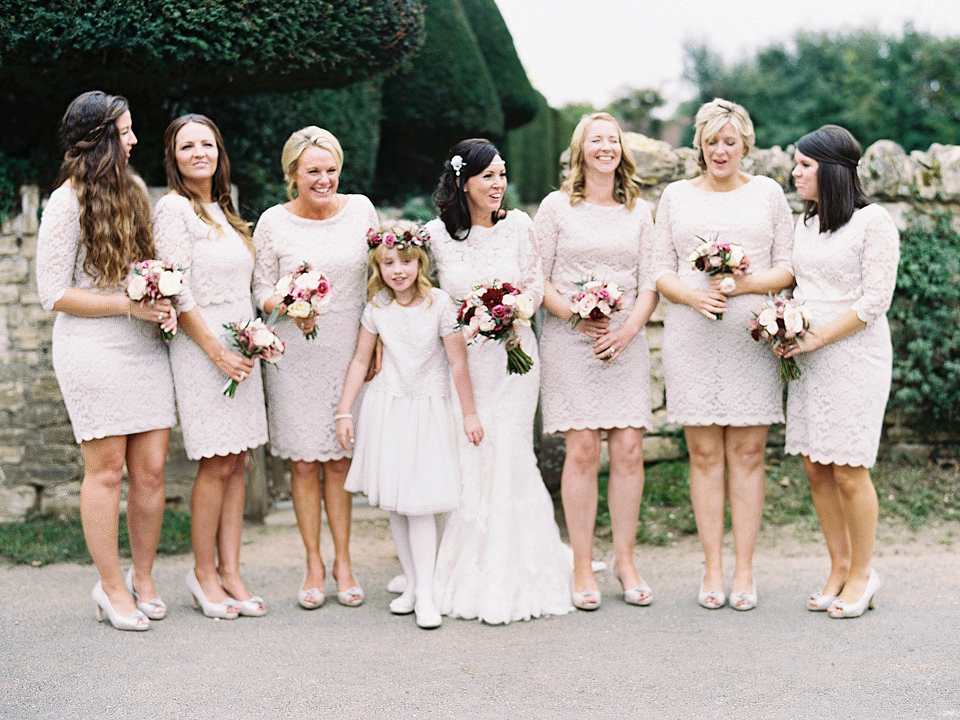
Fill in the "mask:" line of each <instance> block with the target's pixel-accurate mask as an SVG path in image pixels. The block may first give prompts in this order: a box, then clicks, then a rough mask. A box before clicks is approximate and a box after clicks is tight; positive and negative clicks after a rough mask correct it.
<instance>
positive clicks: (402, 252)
mask: <svg viewBox="0 0 960 720" xmlns="http://www.w3.org/2000/svg"><path fill="white" fill-rule="evenodd" d="M393 249H396V251H397V255H398V256H399V257H400V259H401V260H417V261H419V267H418V268H417V282H416V295H417V297H418V298H419V299H421V300H425V301H426V302H427V304H430V303H432V302H433V299H432V298H431V297H430V288H432V287H433V283H432V282H430V273H431V265H430V255H429V254H428V253H427V251H426V250H425V249H424V248H422V247H419V246H417V245H413V244H411V243H407V244H406V245H405V246H404V247H403V248H389V247H387V246H386V245H383V244H381V245H377V246H376V247H373V248H370V249H369V250H368V251H367V263H368V267H367V277H368V280H367V300H368V301H370V302H372V303H374V304H376V303H377V297H378V296H379V295H380V293H381V292H386V293H387V294H388V295H389V296H390V301H391V302H392V301H393V300H394V297H393V291H392V290H391V289H390V288H389V286H388V285H387V284H386V283H385V282H384V281H383V276H382V275H381V274H380V261H381V260H383V259H384V258H385V257H386V256H387V253H388V252H390V251H391V250H393ZM388 304H389V303H388Z"/></svg>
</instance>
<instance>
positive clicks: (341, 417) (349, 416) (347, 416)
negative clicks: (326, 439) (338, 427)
mask: <svg viewBox="0 0 960 720" xmlns="http://www.w3.org/2000/svg"><path fill="white" fill-rule="evenodd" d="M348 419H349V420H353V414H351V413H337V414H336V415H334V416H333V421H334V422H336V421H337V420H348Z"/></svg>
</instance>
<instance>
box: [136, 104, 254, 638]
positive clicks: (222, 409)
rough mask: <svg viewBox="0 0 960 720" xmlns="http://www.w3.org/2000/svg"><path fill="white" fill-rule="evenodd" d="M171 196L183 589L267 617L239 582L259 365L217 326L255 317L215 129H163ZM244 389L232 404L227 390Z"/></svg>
mask: <svg viewBox="0 0 960 720" xmlns="http://www.w3.org/2000/svg"><path fill="white" fill-rule="evenodd" d="M164 146H165V150H164V162H165V165H166V170H167V183H168V184H169V186H170V189H171V192H170V193H168V194H167V195H165V196H164V197H162V198H161V199H160V200H159V201H158V202H157V207H156V208H155V210H154V219H153V227H154V236H155V237H156V242H157V251H158V252H159V253H160V256H161V257H162V258H163V259H164V260H167V261H170V262H172V263H173V264H175V265H178V266H180V267H182V268H183V270H184V283H183V284H184V287H183V289H182V290H181V292H180V294H179V295H178V297H177V300H176V306H177V309H178V310H179V312H180V324H181V326H182V327H183V329H184V330H185V331H186V332H185V334H181V335H178V336H177V337H175V338H174V339H173V341H172V342H171V343H170V362H171V365H172V366H173V381H174V386H175V388H176V391H177V409H178V411H179V414H180V427H181V429H182V431H183V442H184V447H185V449H186V452H187V457H189V458H190V459H191V460H199V462H200V465H199V468H198V470H197V478H196V481H195V482H194V484H193V493H192V495H191V498H190V536H191V541H192V543H193V555H194V560H195V562H194V567H193V568H192V569H191V570H189V571H188V572H187V587H188V588H189V589H190V592H191V593H192V594H193V596H194V598H195V599H196V601H197V603H198V604H199V605H200V608H201V609H202V610H203V613H204V614H205V615H207V616H208V617H218V618H225V619H230V618H235V617H237V615H238V614H240V615H249V616H253V617H257V616H261V615H265V614H266V612H267V606H266V604H265V603H264V601H263V599H262V598H260V597H259V596H257V595H254V594H253V593H251V592H250V591H249V590H248V589H247V587H246V585H245V584H244V582H243V579H242V578H241V577H240V542H241V533H242V530H243V507H244V496H245V492H246V486H245V478H244V461H245V459H246V453H247V449H249V448H253V447H257V446H259V445H262V444H263V443H265V442H266V441H267V416H266V410H265V409H264V404H263V382H262V380H261V378H260V364H259V363H257V362H255V361H253V360H250V359H249V358H245V357H243V356H242V355H240V354H239V353H236V352H233V351H231V350H230V349H228V347H227V346H228V340H227V339H226V338H225V336H224V332H223V325H224V324H225V323H230V322H246V321H249V320H251V319H252V318H253V317H254V307H253V300H252V298H251V295H250V283H251V278H252V276H253V241H252V239H251V237H250V229H249V227H248V225H247V224H246V223H245V222H244V221H243V219H242V218H241V217H240V216H239V215H238V214H237V212H236V210H234V207H233V201H232V200H231V199H230V162H229V160H228V159H227V153H226V150H225V149H224V147H223V139H222V138H221V136H220V131H219V130H218V129H217V126H216V125H215V124H214V123H213V121H212V120H210V119H209V118H208V117H206V116H204V115H183V116H181V117H179V118H177V119H176V120H174V121H173V122H172V123H170V125H169V126H168V127H167V131H166V134H165V135H164ZM228 380H236V381H237V382H238V383H240V385H239V387H238V388H237V392H236V394H235V395H234V397H232V398H228V397H225V396H224V395H223V393H222V392H221V391H222V389H223V385H224V382H226V381H228Z"/></svg>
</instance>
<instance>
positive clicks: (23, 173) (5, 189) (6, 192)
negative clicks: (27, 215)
mask: <svg viewBox="0 0 960 720" xmlns="http://www.w3.org/2000/svg"><path fill="white" fill-rule="evenodd" d="M30 176H31V175H30V164H29V163H28V162H27V161H26V160H22V159H20V158H11V157H7V155H6V153H4V152H3V151H2V150H0V220H2V219H5V218H7V217H8V216H10V215H13V214H15V213H16V212H17V210H18V209H19V207H20V186H21V185H23V184H24V183H25V182H27V181H28V179H30Z"/></svg>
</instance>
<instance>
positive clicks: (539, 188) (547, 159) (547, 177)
mask: <svg viewBox="0 0 960 720" xmlns="http://www.w3.org/2000/svg"><path fill="white" fill-rule="evenodd" d="M537 96H538V99H539V110H538V112H537V115H536V117H534V119H533V121H532V122H530V123H527V124H526V125H524V126H523V127H521V128H517V129H516V130H510V131H508V132H507V138H506V141H505V142H504V147H503V151H504V155H505V156H506V157H505V159H506V160H507V174H508V176H509V178H510V187H512V188H514V189H516V190H517V193H518V195H519V196H520V201H521V202H523V203H525V204H536V203H539V202H540V201H541V200H542V199H543V198H544V197H546V195H547V194H548V193H549V192H551V191H552V190H556V189H557V188H558V187H560V153H561V152H563V149H564V148H565V147H566V146H567V143H568V142H569V138H567V139H565V140H562V139H561V138H559V137H558V135H557V124H558V123H557V121H558V113H557V111H556V110H554V109H552V108H551V107H550V106H549V105H547V101H546V99H545V98H544V97H543V96H542V95H540V94H539V93H537Z"/></svg>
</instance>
